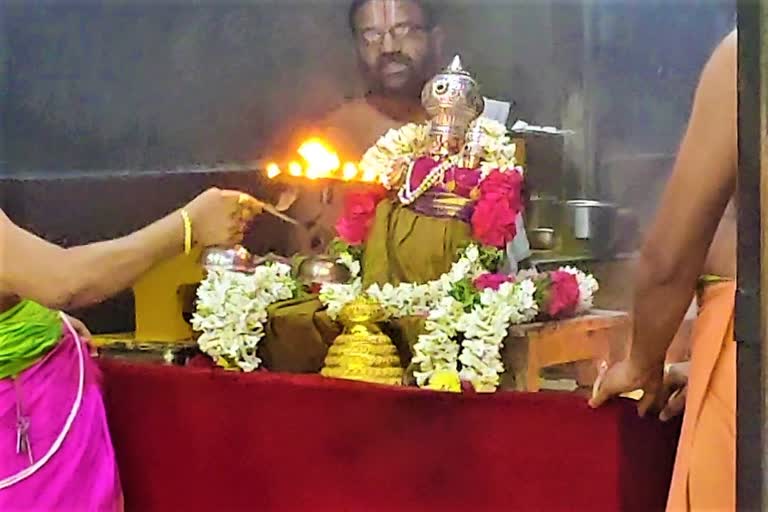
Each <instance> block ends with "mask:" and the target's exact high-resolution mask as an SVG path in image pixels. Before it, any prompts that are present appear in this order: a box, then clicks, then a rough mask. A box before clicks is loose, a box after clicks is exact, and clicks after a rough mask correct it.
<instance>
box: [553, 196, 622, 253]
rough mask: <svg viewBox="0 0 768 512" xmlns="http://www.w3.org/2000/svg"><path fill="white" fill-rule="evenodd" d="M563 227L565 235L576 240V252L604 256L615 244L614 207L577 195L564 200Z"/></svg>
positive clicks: (615, 210) (610, 204)
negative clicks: (574, 197)
mask: <svg viewBox="0 0 768 512" xmlns="http://www.w3.org/2000/svg"><path fill="white" fill-rule="evenodd" d="M564 214H565V219H564V223H563V224H564V227H565V229H566V231H567V234H568V238H569V239H570V240H572V241H574V242H575V246H576V247H577V248H579V247H580V248H581V249H583V250H582V251H577V252H588V253H590V254H592V255H594V256H598V257H605V256H608V255H610V254H612V252H613V250H614V246H615V244H616V217H617V207H616V205H615V204H613V203H606V202H602V201H594V200H589V199H576V200H571V201H566V202H565V208H564ZM568 245H570V244H568Z"/></svg>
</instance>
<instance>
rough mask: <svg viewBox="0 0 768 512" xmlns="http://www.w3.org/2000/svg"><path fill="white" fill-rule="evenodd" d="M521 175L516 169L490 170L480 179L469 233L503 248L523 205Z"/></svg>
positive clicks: (513, 232)
mask: <svg viewBox="0 0 768 512" xmlns="http://www.w3.org/2000/svg"><path fill="white" fill-rule="evenodd" d="M522 188H523V176H522V175H521V174H520V173H519V172H517V171H507V172H501V171H498V170H497V171H492V172H491V173H490V174H489V175H488V176H487V177H486V178H485V179H484V180H483V182H482V183H480V198H479V199H478V200H477V203H476V204H475V209H474V212H473V213H472V236H473V237H474V238H475V240H477V241H478V242H480V243H482V244H484V245H491V246H493V247H498V248H503V247H506V245H507V243H508V242H510V241H512V239H513V238H514V237H515V235H516V234H517V225H516V224H515V221H516V220H517V216H518V214H519V213H520V211H521V210H522V209H523V201H522V197H521V192H522Z"/></svg>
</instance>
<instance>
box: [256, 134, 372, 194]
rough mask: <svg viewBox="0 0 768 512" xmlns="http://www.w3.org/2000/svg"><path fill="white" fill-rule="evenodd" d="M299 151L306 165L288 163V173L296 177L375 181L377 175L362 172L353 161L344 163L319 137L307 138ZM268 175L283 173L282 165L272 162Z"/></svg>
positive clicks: (274, 175)
mask: <svg viewBox="0 0 768 512" xmlns="http://www.w3.org/2000/svg"><path fill="white" fill-rule="evenodd" d="M297 153H298V154H299V156H300V157H301V158H302V160H303V161H304V165H302V164H301V163H299V162H298V161H292V162H290V163H289V164H288V175H289V176H293V177H296V178H307V179H310V180H317V179H336V180H344V181H365V182H370V183H372V182H375V181H376V179H377V177H376V176H373V175H370V173H363V174H360V172H359V169H358V167H357V165H356V164H355V163H353V162H345V163H344V164H343V165H342V163H341V159H340V158H339V155H338V153H336V151H334V150H333V149H332V148H331V147H330V146H329V145H328V144H326V143H325V142H324V141H322V140H321V139H318V138H312V139H308V140H306V141H305V142H304V143H302V144H301V145H300V146H299V149H298V150H297ZM266 174H267V177H268V178H270V179H272V178H276V177H277V176H279V175H280V174H282V170H281V169H280V166H279V165H278V164H276V163H274V162H270V163H269V164H267V167H266Z"/></svg>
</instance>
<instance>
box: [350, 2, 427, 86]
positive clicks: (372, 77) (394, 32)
mask: <svg viewBox="0 0 768 512" xmlns="http://www.w3.org/2000/svg"><path fill="white" fill-rule="evenodd" d="M354 22H355V39H356V44H357V53H358V56H359V58H360V63H361V66H362V69H363V73H364V74H365V77H366V80H367V81H368V85H369V87H370V88H371V90H372V91H373V92H378V93H383V94H386V95H394V96H417V97H418V94H419V93H420V91H421V88H422V87H423V85H424V83H425V82H426V81H427V80H428V79H429V78H430V77H431V76H432V74H434V73H435V71H436V70H437V69H436V62H437V60H438V58H439V53H440V52H439V49H440V46H441V37H440V33H439V29H437V28H434V27H433V28H429V27H427V26H426V25H427V20H426V19H425V16H424V12H423V11H422V10H421V7H420V6H419V5H418V4H417V3H416V2H413V1H411V0H370V1H369V2H367V3H365V4H364V5H363V6H362V7H360V8H359V9H358V11H357V13H356V14H355V19H354Z"/></svg>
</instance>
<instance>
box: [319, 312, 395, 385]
mask: <svg viewBox="0 0 768 512" xmlns="http://www.w3.org/2000/svg"><path fill="white" fill-rule="evenodd" d="M385 319H386V315H385V313H384V310H383V309H382V308H381V306H380V305H379V304H378V303H377V302H376V301H374V300H372V299H370V298H368V297H358V298H357V299H355V300H353V301H352V302H350V303H349V304H347V305H346V306H344V307H343V308H342V310H341V312H340V313H339V321H340V322H341V323H342V325H343V326H344V332H343V333H342V334H341V335H339V336H338V337H337V338H336V339H335V340H334V341H333V345H332V346H331V348H330V349H329V350H328V355H327V356H326V357H325V365H324V367H323V369H322V371H321V372H320V373H321V375H323V376H325V377H334V378H337V379H348V380H358V381H364V382H373V383H376V384H389V385H393V386H397V385H400V384H401V383H402V379H403V368H402V367H401V366H400V356H399V355H398V353H397V348H396V347H395V344H394V343H393V342H392V340H391V339H390V338H389V336H387V335H386V334H384V333H382V332H381V329H379V326H378V325H377V324H378V323H379V322H383V321H384V320H385Z"/></svg>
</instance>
